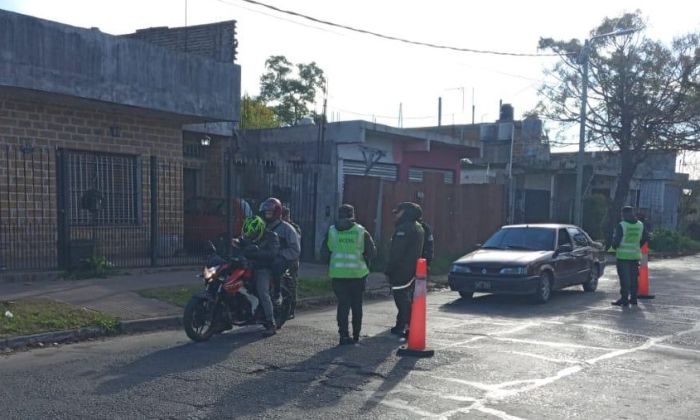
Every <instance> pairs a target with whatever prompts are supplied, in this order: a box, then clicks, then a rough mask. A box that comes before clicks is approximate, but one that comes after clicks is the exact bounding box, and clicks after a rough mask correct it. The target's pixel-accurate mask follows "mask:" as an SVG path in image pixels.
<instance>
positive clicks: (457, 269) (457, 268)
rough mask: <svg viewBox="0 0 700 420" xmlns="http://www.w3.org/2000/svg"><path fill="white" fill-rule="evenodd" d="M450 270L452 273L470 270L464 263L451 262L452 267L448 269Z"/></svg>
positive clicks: (468, 271)
mask: <svg viewBox="0 0 700 420" xmlns="http://www.w3.org/2000/svg"><path fill="white" fill-rule="evenodd" d="M450 271H451V272H453V273H471V272H472V270H471V268H469V267H467V266H466V265H459V264H452V268H451V269H450Z"/></svg>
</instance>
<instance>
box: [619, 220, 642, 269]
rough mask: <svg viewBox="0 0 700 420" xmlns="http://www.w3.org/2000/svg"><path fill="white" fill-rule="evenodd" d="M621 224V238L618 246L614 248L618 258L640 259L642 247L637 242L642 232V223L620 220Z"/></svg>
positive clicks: (639, 240)
mask: <svg viewBox="0 0 700 420" xmlns="http://www.w3.org/2000/svg"><path fill="white" fill-rule="evenodd" d="M620 226H622V240H621V241H620V246H618V247H617V250H615V256H616V257H617V259H618V260H627V261H639V260H641V259H642V248H641V245H639V243H640V242H641V240H642V235H643V233H644V224H643V223H642V222H640V221H637V222H635V223H630V222H624V221H623V222H620Z"/></svg>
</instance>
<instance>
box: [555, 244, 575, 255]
mask: <svg viewBox="0 0 700 420" xmlns="http://www.w3.org/2000/svg"><path fill="white" fill-rule="evenodd" d="M573 250H574V247H573V245H571V244H564V245H559V248H558V249H557V252H558V253H559V254H564V253H567V252H571V251H573Z"/></svg>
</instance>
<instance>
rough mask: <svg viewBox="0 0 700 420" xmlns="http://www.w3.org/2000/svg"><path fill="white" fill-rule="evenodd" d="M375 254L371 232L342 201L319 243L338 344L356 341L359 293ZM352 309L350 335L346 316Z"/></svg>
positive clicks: (360, 310)
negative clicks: (331, 295) (330, 285)
mask: <svg viewBox="0 0 700 420" xmlns="http://www.w3.org/2000/svg"><path fill="white" fill-rule="evenodd" d="M376 254H377V248H376V247H375V246H374V241H373V240H372V236H371V235H370V234H369V232H367V230H366V229H365V228H364V227H363V226H362V225H360V224H359V223H356V222H355V208H354V207H353V206H351V205H350V204H343V205H342V206H340V208H339V209H338V221H337V222H336V224H335V225H333V226H331V227H330V228H329V229H328V235H326V237H325V238H324V239H323V244H322V245H321V257H322V258H323V260H324V261H326V262H327V263H328V264H329V266H328V275H329V277H330V278H331V279H332V280H331V281H332V282H333V292H334V293H335V296H336V298H337V299H338V312H337V320H338V333H339V334H340V345H345V344H353V343H357V342H358V341H359V340H360V330H361V329H362V294H363V293H364V291H365V285H366V283H367V276H368V275H369V266H370V262H371V261H372V259H374V257H375V256H376ZM350 310H352V338H350V333H349V331H348V316H349V314H350Z"/></svg>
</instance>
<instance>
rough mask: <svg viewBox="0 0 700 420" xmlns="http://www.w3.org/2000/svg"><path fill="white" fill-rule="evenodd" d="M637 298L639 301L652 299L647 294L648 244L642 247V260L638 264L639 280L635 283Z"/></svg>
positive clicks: (652, 296) (652, 297) (651, 296)
mask: <svg viewBox="0 0 700 420" xmlns="http://www.w3.org/2000/svg"><path fill="white" fill-rule="evenodd" d="M637 297H638V298H639V299H654V298H655V297H656V296H654V295H650V294H649V244H644V246H643V247H642V260H641V261H640V262H639V278H638V281H637Z"/></svg>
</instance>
